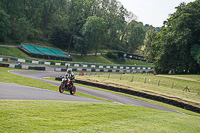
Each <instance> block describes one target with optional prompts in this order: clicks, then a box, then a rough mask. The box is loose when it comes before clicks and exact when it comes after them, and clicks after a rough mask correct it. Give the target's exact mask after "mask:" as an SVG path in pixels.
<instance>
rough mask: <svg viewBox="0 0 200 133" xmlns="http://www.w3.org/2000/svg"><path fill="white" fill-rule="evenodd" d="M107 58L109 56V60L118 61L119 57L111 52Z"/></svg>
mask: <svg viewBox="0 0 200 133" xmlns="http://www.w3.org/2000/svg"><path fill="white" fill-rule="evenodd" d="M106 56H107V57H108V58H111V59H114V60H117V55H116V54H114V53H113V52H111V51H109V52H108V53H107V54H106Z"/></svg>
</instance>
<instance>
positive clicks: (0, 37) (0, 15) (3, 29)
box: [0, 8, 11, 41]
mask: <svg viewBox="0 0 200 133" xmlns="http://www.w3.org/2000/svg"><path fill="white" fill-rule="evenodd" d="M10 33H11V29H10V22H9V15H7V14H6V13H5V11H4V10H3V9H1V8H0V41H5V39H6V37H7V36H8V35H9V34H10Z"/></svg>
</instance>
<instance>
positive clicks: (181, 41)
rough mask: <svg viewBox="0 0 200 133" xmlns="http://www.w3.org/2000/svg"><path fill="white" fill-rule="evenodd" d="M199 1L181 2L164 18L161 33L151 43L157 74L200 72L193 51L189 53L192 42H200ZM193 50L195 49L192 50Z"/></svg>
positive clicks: (199, 66)
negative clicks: (167, 17)
mask: <svg viewBox="0 0 200 133" xmlns="http://www.w3.org/2000/svg"><path fill="white" fill-rule="evenodd" d="M199 8H200V0H196V1H195V2H191V3H189V4H188V5H186V4H185V3H181V4H180V6H178V7H177V8H176V9H177V11H176V12H175V13H173V14H171V17H170V18H169V19H168V20H167V21H165V23H164V27H163V28H162V30H161V33H158V34H157V35H156V37H155V39H154V40H153V42H152V44H151V45H152V49H153V51H155V53H156V55H155V58H154V59H155V62H154V64H155V69H156V71H157V72H158V73H168V72H169V71H170V70H175V71H176V73H200V65H199V63H198V62H197V59H196V58H194V57H195V56H196V54H195V55H194V54H193V55H191V48H192V47H193V44H200V37H199V34H200V23H199V22H200V18H199V17H198V16H199V15H200V10H199ZM192 51H194V50H192Z"/></svg>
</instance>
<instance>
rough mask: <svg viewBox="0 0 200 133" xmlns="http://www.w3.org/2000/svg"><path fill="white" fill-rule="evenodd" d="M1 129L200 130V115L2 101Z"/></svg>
mask: <svg viewBox="0 0 200 133" xmlns="http://www.w3.org/2000/svg"><path fill="white" fill-rule="evenodd" d="M0 116H1V117H0V132H70V133H77V132H82V133H86V132H87V133H94V132H101V133H104V132H105V133H108V132H110V133H121V132H125V133H126V132H127V133H129V132H140V133H143V132H148V133H154V132H170V133H177V132H182V133H184V132H185V133H187V132H191V133H197V132H199V129H200V127H199V122H200V117H197V116H191V115H185V114H178V113H171V112H166V111H160V110H155V109H149V108H143V107H138V106H130V105H119V104H102V103H80V102H60V101H0Z"/></svg>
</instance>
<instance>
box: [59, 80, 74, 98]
mask: <svg viewBox="0 0 200 133" xmlns="http://www.w3.org/2000/svg"><path fill="white" fill-rule="evenodd" d="M73 82H74V81H72V80H70V79H69V78H67V79H63V80H62V82H61V84H60V86H59V92H60V93H63V92H64V91H69V92H70V94H71V95H74V94H75V93H76V87H75V86H74V85H73Z"/></svg>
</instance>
